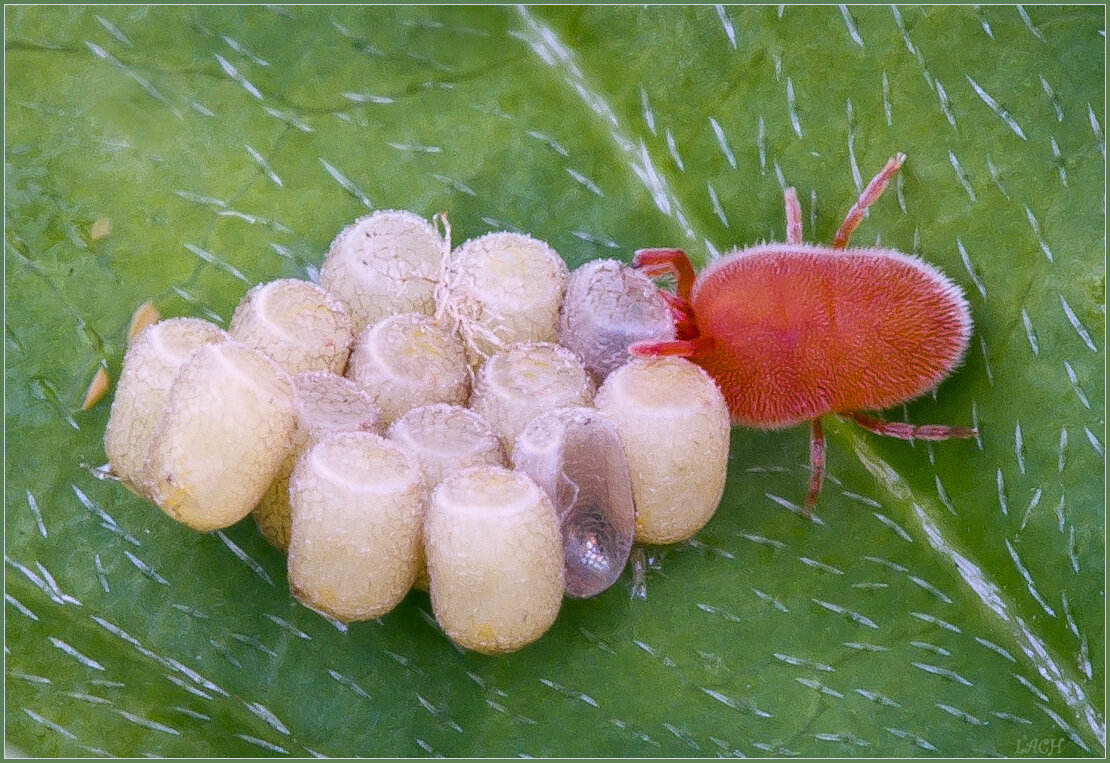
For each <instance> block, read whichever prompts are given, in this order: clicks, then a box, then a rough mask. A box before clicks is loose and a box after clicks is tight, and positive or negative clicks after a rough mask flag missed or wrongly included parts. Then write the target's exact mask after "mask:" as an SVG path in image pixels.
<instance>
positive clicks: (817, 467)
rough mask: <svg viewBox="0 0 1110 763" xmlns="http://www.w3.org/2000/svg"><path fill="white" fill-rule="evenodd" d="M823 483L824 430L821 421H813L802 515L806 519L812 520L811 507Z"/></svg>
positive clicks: (814, 504)
mask: <svg viewBox="0 0 1110 763" xmlns="http://www.w3.org/2000/svg"><path fill="white" fill-rule="evenodd" d="M824 483H825V429H824V427H822V426H821V419H814V420H813V424H812V427H811V429H810V434H809V492H808V493H806V502H805V505H804V506H803V514H804V515H805V517H806V518H807V519H813V507H815V506H816V505H817V497H818V496H819V495H821V486H822V485H823V484H824Z"/></svg>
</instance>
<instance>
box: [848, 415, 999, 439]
mask: <svg viewBox="0 0 1110 763" xmlns="http://www.w3.org/2000/svg"><path fill="white" fill-rule="evenodd" d="M845 415H847V416H848V417H849V418H850V419H852V421H854V422H856V423H857V424H859V425H860V426H861V427H863V428H864V429H866V430H867V431H869V432H874V433H875V434H880V435H883V436H885V437H897V438H898V439H899V440H951V439H953V438H969V437H978V436H979V430H978V429H976V428H975V427H950V426H944V425H941V424H926V425H924V426H914V425H913V424H903V423H902V422H900V421H883V420H881V419H878V418H875V417H874V416H869V415H868V414H866V413H860V412H859V411H852V412H850V413H847V414H845Z"/></svg>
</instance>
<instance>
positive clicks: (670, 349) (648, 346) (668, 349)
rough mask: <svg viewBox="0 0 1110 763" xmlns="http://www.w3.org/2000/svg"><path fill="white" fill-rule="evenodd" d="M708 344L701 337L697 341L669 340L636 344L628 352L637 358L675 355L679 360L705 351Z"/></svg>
mask: <svg viewBox="0 0 1110 763" xmlns="http://www.w3.org/2000/svg"><path fill="white" fill-rule="evenodd" d="M705 345H706V342H705V340H704V339H702V338H701V337H698V338H697V339H668V340H665V341H662V342H655V341H650V340H649V341H646V342H634V343H633V344H632V346H630V347H629V348H628V351H629V352H630V353H632V355H633V356H634V357H637V358H650V357H655V356H659V355H673V356H675V357H679V358H689V357H693V356H694V355H697V354H698V353H699V352H700V351H702V350H703V349H705Z"/></svg>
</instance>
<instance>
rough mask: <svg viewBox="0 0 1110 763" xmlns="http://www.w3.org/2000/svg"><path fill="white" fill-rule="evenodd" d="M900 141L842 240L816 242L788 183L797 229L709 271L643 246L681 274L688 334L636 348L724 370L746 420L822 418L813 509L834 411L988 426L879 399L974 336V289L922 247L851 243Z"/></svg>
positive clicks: (955, 432)
mask: <svg viewBox="0 0 1110 763" xmlns="http://www.w3.org/2000/svg"><path fill="white" fill-rule="evenodd" d="M905 159H906V157H905V154H902V153H898V154H896V155H895V156H894V157H893V158H892V159H890V160H889V161H888V162H887V163H886V166H885V167H883V169H882V170H881V171H880V172H879V174H878V175H876V176H875V178H874V179H873V180H872V181H871V182H870V183H869V184H868V186H867V187H866V188H865V189H864V190H863V193H862V194H861V195H860V197H859V199H858V200H857V201H856V203H855V204H853V205H852V208H851V209H850V210H849V211H848V214H847V216H846V217H845V219H844V222H843V223H842V224H841V226H840V229H839V230H838V231H837V232H836V237H835V238H834V239H833V244H832V246H831V247H830V246H819V245H813V244H806V243H803V242H802V211H801V205H800V204H799V203H798V195H797V192H796V191H795V190H794V188H787V189H786V191H785V193H784V196H785V201H786V241H785V242H784V243H770V244H761V245H758V246H753V247H749V248H745V249H739V250H736V251H733V252H731V253H729V254H727V255H725V256H723V257H721V258H720V259H718V260H716V261H715V262H713V263H711V264H710V265H709V266H707V267H706V268H704V269H703V270H702V271H701V272H700V273H697V274H695V273H694V268H693V265H691V263H690V259H689V258H688V257H687V256H686V253H685V252H683V251H682V250H680V249H641V250H640V251H638V252H636V255H635V257H634V259H633V265H634V266H635V267H637V268H639V269H641V270H642V271H643V272H644V273H646V274H647V275H649V276H662V275H670V276H673V277H674V278H675V280H676V287H675V293H674V294H671V293H669V292H663V296H664V298H665V299H666V300H667V302H668V304H669V305H670V308H671V313H672V316H673V318H674V323H675V338H674V339H672V340H666V341H645V342H638V343H636V344H634V345H632V347H631V348H630V350H631V352H632V354H633V355H639V356H653V355H677V356H681V357H685V358H688V359H690V360H691V361H693V362H694V363H697V364H698V365H700V366H701V367H702V368H704V369H705V370H706V371H708V372H709V374H710V375H711V376H712V377H713V378H714V380H715V381H716V382H717V384H718V385H720V387H721V391H722V392H723V393H724V396H725V400H726V401H727V403H728V407H729V414H730V416H731V418H732V421H733V423H734V424H740V425H743V426H749V427H755V428H762V429H779V428H783V427H788V426H793V425H796V424H801V423H806V422H808V423H809V424H810V427H811V435H810V483H809V492H808V493H807V494H806V498H805V505H804V513H805V516H807V517H812V516H813V509H814V506H815V505H816V503H817V498H818V496H819V495H820V492H821V485H822V483H823V481H824V474H825V434H824V429H823V427H822V424H821V421H822V419H823V418H824V417H825V416H828V415H830V414H835V415H839V416H845V417H847V418H849V419H851V420H853V421H855V422H856V423H857V424H859V425H860V426H862V427H863V428H864V429H867V430H869V431H871V432H874V433H876V434H880V435H886V436H888V437H897V438H900V439H904V440H914V439H917V440H947V439H950V438H956V437H961V438H966V437H975V436H977V435H978V430H977V429H975V428H971V427H952V426H941V425H926V426H913V425H911V424H904V423H900V422H887V421H882V420H880V419H879V418H877V417H875V416H873V415H871V414H869V413H866V411H878V410H882V409H884V408H890V407H891V406H894V405H898V404H900V403H904V402H907V401H909V400H912V399H914V398H916V397H918V396H920V395H922V394H924V393H926V392H929V391H930V390H932V389H935V388H936V387H937V385H939V384H940V383H941V382H942V381H943V380H944V379H945V378H946V377H947V376H948V375H949V374H951V373H952V371H953V370H955V369H956V367H957V366H959V364H960V363H961V362H962V360H963V357H964V354H965V353H966V352H967V347H968V343H969V342H970V339H971V330H972V323H971V315H970V312H969V308H968V303H967V300H966V299H965V298H964V294H963V291H962V290H961V289H960V287H959V286H957V285H956V284H955V283H953V282H952V281H951V280H950V279H949V278H948V277H947V276H945V275H944V274H943V273H941V272H940V270H938V269H937V268H935V267H933V266H932V265H930V264H928V263H926V262H924V261H923V260H921V259H918V258H917V257H912V256H910V255H907V254H903V253H901V252H898V251H895V250H893V249H882V248H876V247H852V248H848V240H849V238H850V237H851V235H852V232H853V231H854V230H855V229H856V227H857V226H858V225H859V224H860V222H861V221H862V220H863V217H864V215H865V214H866V213H867V208H868V207H869V206H871V205H872V204H873V203H874V202H875V201H876V200H878V198H879V196H880V195H882V192H883V190H884V189H885V188H886V186H887V184H888V183H889V182H890V180H891V179H892V178H893V177H894V176H895V174H897V172H898V170H899V168H900V167H901V166H902V163H903V162H904V161H905Z"/></svg>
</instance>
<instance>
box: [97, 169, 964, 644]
mask: <svg viewBox="0 0 1110 763" xmlns="http://www.w3.org/2000/svg"><path fill="white" fill-rule="evenodd" d="M904 159H905V157H904V156H903V155H901V154H898V155H896V156H895V157H894V158H892V159H891V160H890V161H889V162H888V163H887V164H886V166H885V167H884V168H883V170H882V171H881V172H880V173H879V174H878V175H876V177H875V178H874V179H873V180H872V181H871V183H870V184H869V185H868V186H867V188H866V189H865V190H864V191H863V193H862V194H861V196H860V199H859V201H857V203H856V204H855V205H853V207H852V208H851V209H850V210H849V212H848V214H847V217H846V218H845V221H844V223H843V225H842V226H841V228H840V230H838V231H837V234H836V238H835V240H834V243H833V245H832V246H831V247H820V246H814V245H807V244H804V243H803V242H802V226H801V211H800V207H799V205H798V201H797V196H796V195H795V194H794V192H793V189H787V191H786V194H785V202H786V218H787V226H786V228H787V241H786V242H785V243H780V244H764V245H760V246H757V247H752V248H749V249H743V250H738V251H736V252H733V253H731V254H730V255H727V256H726V257H724V258H721V259H720V260H718V261H717V262H715V263H713V264H712V265H711V266H710V267H708V268H706V269H705V270H704V271H702V273H700V274H697V275H695V273H694V270H693V267H692V266H691V264H690V261H689V259H688V258H687V257H686V255H685V253H683V252H681V251H679V250H673V249H655V250H641V251H640V252H637V254H636V257H635V258H634V264H635V265H636V266H637V268H639V270H634V269H632V268H629V267H627V266H625V265H623V264H621V263H619V262H616V261H611V260H608V261H606V260H600V261H594V262H590V263H587V264H586V265H584V266H582V267H581V268H579V269H578V270H576V271H575V272H574V273H573V274H571V273H568V271H567V267H566V265H565V264H564V261H563V259H562V258H561V257H560V256H559V255H558V254H557V253H556V252H555V251H554V250H553V249H552V248H551V247H550V246H549V245H547V244H546V243H544V242H542V241H538V240H536V239H534V238H531V237H529V236H526V235H523V234H519V233H510V232H498V233H490V234H487V235H484V236H481V237H479V238H475V239H471V240H470V241H467V242H465V243H464V244H462V245H461V246H459V247H458V248H456V249H453V250H452V249H451V248H450V246H449V244H448V242H447V241H446V240H445V237H443V236H441V235H440V233H439V232H438V231H437V229H436V228H435V227H434V226H433V225H432V224H431V223H429V222H428V221H427V220H424V219H423V218H420V217H418V216H417V215H415V214H412V213H409V212H396V211H385V212H376V213H374V214H372V215H369V216H368V217H365V218H363V219H361V220H359V221H357V222H356V223H354V224H353V225H351V226H350V227H348V228H346V229H345V230H343V231H342V232H341V233H340V234H339V236H338V237H337V238H336V239H335V241H334V242H333V243H332V246H331V248H330V250H329V252H328V254H327V257H326V259H325V262H324V265H323V268H322V270H321V273H320V284H319V285H316V284H312V283H309V282H306V281H296V280H282V281H275V282H273V283H269V284H264V285H262V286H259V287H256V288H254V289H252V290H251V291H250V292H249V293H248V294H247V295H246V297H245V298H244V300H243V302H242V303H241V304H240V305H239V307H238V309H237V310H236V312H235V315H234V316H233V317H232V320H231V325H230V327H229V329H228V331H227V332H225V331H223V330H222V329H220V328H219V327H217V326H215V325H213V324H210V323H207V322H205V321H201V320H197V319H193V318H179V319H171V320H167V321H162V322H160V323H156V324H154V325H152V326H150V327H149V328H147V329H146V330H144V331H143V332H142V333H140V334H139V335H138V337H137V339H136V340H135V342H134V344H133V345H132V346H131V348H130V349H129V351H128V354H127V357H126V358H125V360H124V368H123V373H122V376H121V379H120V385H119V389H118V391H117V394H116V399H115V401H114V404H113V407H112V414H111V419H110V421H109V425H108V431H107V434H106V438H105V446H106V450H107V452H108V456H109V461H110V462H111V465H112V468H113V470H114V472H115V474H117V475H118V476H119V477H120V478H121V480H123V481H124V482H125V483H126V484H128V485H129V486H130V487H131V488H132V489H134V490H135V491H136V492H138V493H140V494H141V495H143V496H145V497H147V498H149V499H150V500H152V501H153V502H155V503H156V504H158V505H159V506H160V507H161V508H162V509H163V510H164V511H165V512H166V513H167V514H169V515H170V516H172V517H174V518H175V519H178V520H179V521H181V522H184V523H185V524H187V525H189V526H190V527H193V528H195V529H197V530H202V531H206V530H213V529H216V528H220V527H226V526H228V525H230V524H233V523H234V522H237V521H238V520H240V519H242V518H243V517H245V516H246V515H247V514H248V513H252V512H253V514H254V516H255V519H256V521H257V523H258V527H259V529H260V531H261V532H262V534H263V535H264V536H265V537H266V539H267V540H268V541H269V542H270V543H272V544H273V545H275V546H276V547H278V548H280V549H282V550H284V551H287V553H288V557H289V580H290V586H291V588H292V590H293V592H294V594H295V595H296V596H297V597H298V598H299V599H301V600H302V601H303V602H304V603H306V604H307V605H308V606H310V607H313V608H315V609H318V610H321V611H323V612H325V613H327V614H329V615H332V616H334V617H337V618H339V619H341V620H346V621H349V620H363V619H369V618H375V617H379V616H381V615H382V614H384V613H385V612H388V611H389V610H390V609H391V608H392V607H394V606H395V605H396V604H397V603H398V602H399V601H400V600H401V599H402V598H403V597H404V596H405V594H406V593H407V592H408V591H409V590H410V588H412V587H413V586H414V585H416V586H420V587H426V588H428V590H429V593H430V595H431V601H432V608H433V611H434V613H435V616H436V618H437V620H438V622H439V623H440V625H441V627H442V628H443V630H444V632H445V633H447V635H448V636H449V637H450V638H451V639H453V640H454V641H455V642H457V643H459V644H461V645H463V646H465V647H467V648H471V649H475V650H478V651H483V652H490V653H496V652H505V651H512V650H514V649H518V648H520V647H522V646H524V645H526V644H528V643H531V642H532V641H534V640H535V639H537V638H539V636H540V635H542V634H543V633H544V632H545V631H546V630H547V628H548V627H549V626H550V625H551V623H552V622H553V621H554V619H555V616H556V615H557V613H558V610H559V606H560V604H561V601H562V598H563V596H564V595H570V596H574V597H587V596H592V595H595V594H597V593H599V592H600V591H602V590H605V588H607V587H608V586H610V585H612V583H613V582H614V581H615V580H616V579H617V577H618V576H619V575H620V573H621V570H622V569H623V568H624V566H625V563H626V561H627V559H628V555H629V551H630V549H631V546H632V543H633V540H636V541H640V542H645V543H673V542H676V541H680V540H683V539H686V538H689V537H690V536H692V535H693V534H694V533H696V532H697V531H698V530H699V529H701V527H703V526H704V525H705V523H706V522H708V521H709V519H710V517H711V516H712V515H713V512H714V511H715V510H716V507H717V505H718V503H719V501H720V497H721V494H722V491H723V488H724V479H725V471H726V463H727V458H728V439H729V438H728V435H729V426H730V421H731V422H736V423H742V424H747V425H751V426H756V427H781V426H788V425H792V424H797V423H802V422H809V423H810V424H811V432H812V435H811V447H810V455H811V466H812V474H811V480H810V488H809V492H808V494H807V496H806V501H805V511H806V512H807V513H809V512H812V509H813V506H814V504H815V503H816V500H817V496H818V495H819V493H820V490H821V484H822V479H823V475H824V465H825V441H824V435H823V430H822V426H821V420H822V418H823V417H824V416H827V415H830V414H844V415H847V416H848V417H850V418H852V419H853V420H855V421H856V422H857V423H859V424H861V425H862V426H864V427H865V428H867V429H869V430H871V431H873V432H876V433H878V434H883V435H889V436H894V437H900V438H904V439H913V438H922V439H935V440H940V439H948V438H952V437H971V436H974V435H976V434H977V432H976V430H975V429H971V428H960V427H948V426H936V425H931V426H921V427H915V426H912V425H909V424H902V423H886V422H882V421H880V420H878V419H876V418H875V417H873V416H871V415H870V414H868V413H866V412H865V411H868V410H879V409H883V408H889V407H891V406H892V405H895V404H898V403H901V402H905V401H907V400H910V399H912V398H914V397H917V396H918V395H921V394H923V393H924V392H927V391H929V390H930V389H933V388H935V387H936V385H938V384H939V383H940V382H941V381H942V380H943V379H944V378H945V377H946V376H947V375H948V374H950V373H951V371H952V370H953V369H954V368H955V367H956V366H958V365H959V363H960V362H961V360H962V358H963V356H964V354H965V353H966V350H967V345H968V343H969V340H970V334H971V318H970V314H969V311H968V305H967V301H966V299H964V296H963V292H962V291H961V290H960V288H959V287H958V286H956V285H955V284H954V283H953V282H952V281H950V280H949V279H948V278H947V277H946V276H944V275H943V274H942V273H941V272H940V271H939V270H937V269H935V268H933V267H932V266H930V265H928V264H926V263H924V262H923V261H921V260H919V259H916V258H913V257H909V256H907V255H904V254H901V253H899V252H896V251H893V250H889V249H879V248H855V249H851V250H847V251H845V249H846V247H847V244H848V240H849V238H850V236H851V234H852V232H853V231H854V230H855V228H856V226H858V224H859V223H860V221H861V220H862V219H863V217H864V214H865V212H866V210H867V208H868V207H869V206H870V205H871V204H872V203H874V202H875V201H876V200H877V199H878V198H879V196H880V195H881V193H882V191H883V189H884V188H885V187H886V185H887V183H888V182H889V181H890V180H891V178H892V177H893V176H894V174H895V173H896V172H898V170H899V168H900V167H901V165H902V162H903V161H904ZM654 275H671V276H673V277H674V278H675V281H676V288H675V292H674V293H673V294H670V293H666V292H661V291H659V290H657V289H656V288H655V286H654V285H653V284H652V282H651V281H650V280H649V278H648V276H654ZM827 295H832V297H831V298H827ZM830 299H831V300H832V301H831V302H830ZM830 305H831V307H830ZM833 312H835V313H836V320H835V321H834V320H832V318H831V314H832V313H833ZM630 354H631V355H633V356H636V357H633V358H631V359H630V358H629V356H630ZM853 357H854V358H855V360H852V358H853ZM845 358H848V360H845ZM861 364H863V365H861ZM341 374H345V375H341Z"/></svg>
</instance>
